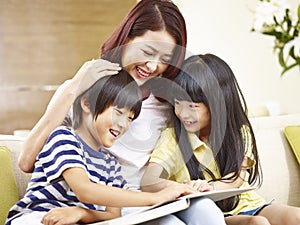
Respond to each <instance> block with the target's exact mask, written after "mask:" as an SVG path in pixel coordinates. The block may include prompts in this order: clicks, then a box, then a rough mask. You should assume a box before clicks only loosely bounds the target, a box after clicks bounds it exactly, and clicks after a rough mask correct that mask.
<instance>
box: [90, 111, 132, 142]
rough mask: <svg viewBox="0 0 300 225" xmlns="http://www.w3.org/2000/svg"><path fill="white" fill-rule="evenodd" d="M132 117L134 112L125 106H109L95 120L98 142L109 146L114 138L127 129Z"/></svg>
mask: <svg viewBox="0 0 300 225" xmlns="http://www.w3.org/2000/svg"><path fill="white" fill-rule="evenodd" d="M133 118H134V113H133V112H132V111H130V110H128V109H127V108H117V107H116V106H109V107H108V108H107V109H106V110H104V111H103V112H102V113H101V114H98V117H97V119H96V120H94V122H95V136H96V137H94V138H95V139H96V140H98V142H99V144H100V145H102V146H104V147H111V146H112V145H113V143H114V142H115V140H117V139H118V138H119V137H120V136H122V135H123V134H124V133H125V132H126V131H127V130H128V129H129V126H130V124H131V122H132V120H133Z"/></svg>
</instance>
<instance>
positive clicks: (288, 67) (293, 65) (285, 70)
mask: <svg viewBox="0 0 300 225" xmlns="http://www.w3.org/2000/svg"><path fill="white" fill-rule="evenodd" d="M295 66H300V65H299V64H298V63H297V62H296V63H294V64H292V65H290V66H287V67H285V68H284V69H283V70H282V72H281V76H282V75H283V74H285V73H286V72H287V71H288V70H290V69H292V68H293V67H295Z"/></svg>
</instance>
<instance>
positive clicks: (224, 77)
mask: <svg viewBox="0 0 300 225" xmlns="http://www.w3.org/2000/svg"><path fill="white" fill-rule="evenodd" d="M174 83H175V84H176V85H177V86H179V87H180V88H178V87H177V88H176V89H177V92H176V93H175V96H176V99H178V100H186V101H191V102H198V103H204V104H205V105H206V106H207V107H208V109H209V111H210V114H211V128H210V129H211V131H210V135H209V141H208V142H209V145H210V146H211V149H212V151H213V154H214V158H215V161H216V163H217V165H218V167H219V172H220V175H221V177H224V176H225V175H228V174H230V173H232V176H230V177H227V178H217V177H215V176H214V175H213V173H212V171H209V169H208V168H207V167H205V166H204V165H203V164H201V162H199V161H198V160H197V159H196V157H195V155H194V154H193V150H192V147H191V145H190V144H189V140H188V135H187V131H186V130H185V128H184V125H183V124H182V123H181V121H180V120H179V119H178V118H177V117H176V115H175V113H173V116H172V117H173V121H174V129H175V134H176V138H177V141H178V143H179V147H180V149H181V152H182V155H183V157H184V159H185V162H186V165H187V168H188V170H189V173H190V176H191V179H193V180H194V179H205V177H204V174H203V171H206V173H207V174H209V175H210V177H211V181H217V180H232V179H233V180H235V179H237V178H238V176H239V174H240V171H241V168H242V162H243V160H244V157H245V152H246V150H247V149H249V145H251V146H250V147H251V150H252V153H253V155H254V159H255V160H256V164H255V166H254V167H251V168H248V169H247V171H248V173H249V183H250V184H255V183H258V184H259V185H260V184H261V181H262V174H261V169H260V163H259V158H258V153H257V147H256V142H255V137H254V133H253V129H252V126H251V124H250V122H249V120H248V117H247V106H246V102H245V99H244V97H243V94H242V92H241V89H240V87H239V85H238V83H237V80H236V78H235V76H234V73H233V72H232V70H231V69H230V67H229V66H228V64H227V63H226V62H224V61H223V60H222V59H220V58H219V57H217V56H215V55H213V54H205V55H195V56H191V57H190V58H188V59H187V60H186V61H185V62H184V64H183V67H182V71H181V72H180V73H179V74H178V76H177V77H176V78H175V80H174ZM173 112H174V109H173ZM245 127H247V128H249V129H247V132H249V135H245V132H243V129H245ZM200 133H201V130H200ZM206 179H207V178H206ZM238 202H239V197H237V198H234V197H233V198H229V199H227V200H223V201H220V202H218V205H219V206H220V207H221V208H222V210H223V211H230V210H231V209H233V208H235V207H236V205H237V204H238Z"/></svg>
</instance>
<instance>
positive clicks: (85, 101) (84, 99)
mask: <svg viewBox="0 0 300 225" xmlns="http://www.w3.org/2000/svg"><path fill="white" fill-rule="evenodd" d="M80 104H81V108H82V111H83V112H85V113H90V112H91V109H90V103H89V102H88V99H87V97H86V96H83V97H82V98H81V99H80Z"/></svg>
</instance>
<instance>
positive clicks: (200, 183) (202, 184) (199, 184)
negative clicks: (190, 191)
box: [183, 179, 214, 192]
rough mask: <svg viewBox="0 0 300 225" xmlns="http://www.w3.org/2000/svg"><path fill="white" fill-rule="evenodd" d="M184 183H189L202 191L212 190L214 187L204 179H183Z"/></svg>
mask: <svg viewBox="0 0 300 225" xmlns="http://www.w3.org/2000/svg"><path fill="white" fill-rule="evenodd" d="M183 183H184V184H187V185H189V186H190V187H192V188H194V189H195V190H196V191H200V192H204V191H213V190H214V188H213V186H212V185H210V184H209V183H208V182H207V181H206V180H201V179H198V180H185V181H184V182H183Z"/></svg>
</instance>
